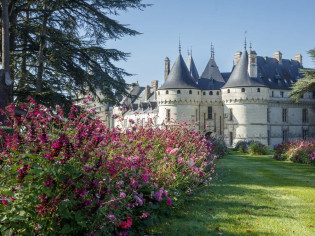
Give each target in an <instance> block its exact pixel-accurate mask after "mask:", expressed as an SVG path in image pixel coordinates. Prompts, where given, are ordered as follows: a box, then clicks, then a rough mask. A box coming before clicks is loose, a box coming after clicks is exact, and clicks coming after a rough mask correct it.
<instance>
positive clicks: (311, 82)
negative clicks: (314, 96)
mask: <svg viewBox="0 0 315 236" xmlns="http://www.w3.org/2000/svg"><path fill="white" fill-rule="evenodd" d="M308 53H309V54H310V56H311V57H312V59H313V61H314V62H315V48H314V49H312V50H309V51H308ZM301 73H302V74H303V75H304V77H303V78H301V79H299V80H298V81H297V82H296V83H295V84H294V85H293V87H292V91H291V93H290V97H292V98H294V99H295V100H296V101H299V99H300V98H301V96H302V95H303V94H304V93H307V92H311V91H315V70H308V69H303V70H301Z"/></svg>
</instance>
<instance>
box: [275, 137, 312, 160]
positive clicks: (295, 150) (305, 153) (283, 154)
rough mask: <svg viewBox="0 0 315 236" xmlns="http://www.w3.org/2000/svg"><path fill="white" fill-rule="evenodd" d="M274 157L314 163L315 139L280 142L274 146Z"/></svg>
mask: <svg viewBox="0 0 315 236" xmlns="http://www.w3.org/2000/svg"><path fill="white" fill-rule="evenodd" d="M274 150H275V153H274V156H273V157H274V158H275V159H276V160H280V161H289V160H290V161H293V162H298V163H304V164H312V165H315V139H314V138H313V139H310V140H307V141H305V140H297V141H290V142H286V143H281V144H279V145H277V146H276V147H275V148H274Z"/></svg>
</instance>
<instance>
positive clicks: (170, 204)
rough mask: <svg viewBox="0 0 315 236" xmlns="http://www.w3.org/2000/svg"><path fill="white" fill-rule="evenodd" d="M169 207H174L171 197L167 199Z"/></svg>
mask: <svg viewBox="0 0 315 236" xmlns="http://www.w3.org/2000/svg"><path fill="white" fill-rule="evenodd" d="M166 202H167V205H169V206H172V199H170V198H169V197H167V200H166Z"/></svg>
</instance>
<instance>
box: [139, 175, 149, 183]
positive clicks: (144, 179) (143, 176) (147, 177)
mask: <svg viewBox="0 0 315 236" xmlns="http://www.w3.org/2000/svg"><path fill="white" fill-rule="evenodd" d="M141 177H142V181H143V182H145V183H149V176H148V175H147V174H143V175H142V176H141Z"/></svg>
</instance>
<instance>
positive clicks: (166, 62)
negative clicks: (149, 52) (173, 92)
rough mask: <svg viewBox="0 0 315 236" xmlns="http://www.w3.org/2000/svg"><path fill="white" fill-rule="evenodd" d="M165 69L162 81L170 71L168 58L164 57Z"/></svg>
mask: <svg viewBox="0 0 315 236" xmlns="http://www.w3.org/2000/svg"><path fill="white" fill-rule="evenodd" d="M164 61H165V70H164V81H166V79H167V76H168V74H169V73H170V59H169V58H168V57H166V58H165V60H164Z"/></svg>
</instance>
